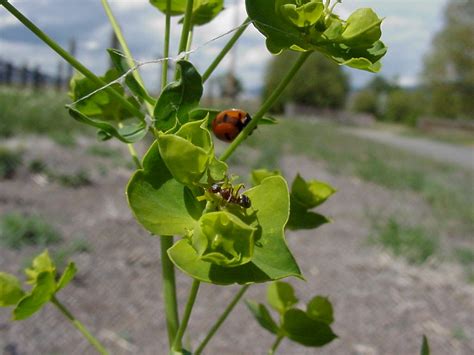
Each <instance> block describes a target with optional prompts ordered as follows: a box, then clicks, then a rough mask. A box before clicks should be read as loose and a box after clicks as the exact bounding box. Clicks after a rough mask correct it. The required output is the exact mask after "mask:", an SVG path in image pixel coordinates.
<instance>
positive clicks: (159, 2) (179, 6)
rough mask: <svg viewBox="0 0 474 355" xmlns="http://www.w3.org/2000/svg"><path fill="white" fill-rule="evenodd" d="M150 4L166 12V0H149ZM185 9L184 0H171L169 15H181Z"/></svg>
mask: <svg viewBox="0 0 474 355" xmlns="http://www.w3.org/2000/svg"><path fill="white" fill-rule="evenodd" d="M150 4H152V5H153V6H155V7H156V8H157V9H158V10H160V11H161V12H163V13H164V14H166V4H167V0H150ZM185 11H186V0H171V11H170V13H169V14H170V15H171V16H177V15H182V14H184V12H185Z"/></svg>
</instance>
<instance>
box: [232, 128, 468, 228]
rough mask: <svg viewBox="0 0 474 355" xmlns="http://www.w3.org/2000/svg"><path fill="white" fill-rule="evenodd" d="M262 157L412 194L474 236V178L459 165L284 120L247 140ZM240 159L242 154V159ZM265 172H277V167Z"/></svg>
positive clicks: (339, 132) (439, 217)
mask: <svg viewBox="0 0 474 355" xmlns="http://www.w3.org/2000/svg"><path fill="white" fill-rule="evenodd" d="M247 144H248V145H249V146H251V147H253V148H255V149H256V150H258V151H262V153H261V156H266V155H273V156H281V155H282V154H284V153H291V154H302V155H306V156H308V157H310V158H313V159H315V160H319V161H324V162H325V163H326V165H327V167H328V169H329V170H330V171H331V172H333V173H336V174H343V175H348V176H357V177H359V178H361V179H363V180H365V181H369V182H373V183H376V184H378V185H381V186H384V187H387V188H390V189H392V190H401V191H412V192H415V193H417V194H420V195H421V196H422V197H424V199H425V200H426V201H427V202H428V203H429V204H430V206H431V207H432V209H433V212H434V214H435V216H436V217H437V218H438V220H440V221H443V223H445V224H446V223H447V222H450V221H455V222H456V223H457V224H459V225H461V228H463V229H466V230H472V225H473V224H474V213H472V206H473V204H474V200H473V199H474V197H473V196H474V194H473V186H472V181H473V180H474V175H473V173H472V172H470V171H468V170H464V169H462V168H459V167H457V166H454V165H450V164H443V163H439V162H435V161H433V160H431V159H428V158H423V157H420V156H417V155H412V154H410V153H409V152H405V151H401V150H399V149H397V148H393V147H390V146H387V145H384V144H381V143H377V142H372V141H369V140H365V139H363V138H360V137H356V136H353V135H351V134H349V133H345V132H341V131H340V130H338V128H337V127H336V126H334V125H331V124H322V123H316V122H302V121H297V120H290V119H286V120H285V119H282V120H280V122H279V124H278V125H276V126H260V127H259V128H258V129H257V130H256V131H255V132H254V134H253V135H252V136H251V137H250V138H249V139H248V143H247ZM237 154H238V153H237ZM267 165H268V166H266V164H265V162H262V165H261V166H260V167H262V168H263V167H267V168H270V169H271V168H273V165H274V164H273V161H269V163H268V164H267Z"/></svg>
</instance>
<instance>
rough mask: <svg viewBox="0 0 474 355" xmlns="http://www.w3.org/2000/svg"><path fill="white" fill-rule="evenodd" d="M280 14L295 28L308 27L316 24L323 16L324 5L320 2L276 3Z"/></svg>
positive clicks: (287, 1) (286, 0) (284, 0)
mask: <svg viewBox="0 0 474 355" xmlns="http://www.w3.org/2000/svg"><path fill="white" fill-rule="evenodd" d="M277 7H279V10H280V14H281V15H282V16H284V17H286V18H287V19H288V21H290V22H291V23H292V24H294V25H295V26H297V27H309V26H311V25H314V24H316V22H318V20H319V18H320V17H321V15H322V14H323V10H324V5H323V3H322V1H321V0H306V1H303V2H300V3H295V1H292V0H279V1H277Z"/></svg>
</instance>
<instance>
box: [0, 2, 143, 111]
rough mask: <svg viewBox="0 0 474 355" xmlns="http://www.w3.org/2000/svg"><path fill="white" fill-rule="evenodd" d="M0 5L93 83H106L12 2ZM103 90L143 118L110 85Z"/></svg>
mask: <svg viewBox="0 0 474 355" xmlns="http://www.w3.org/2000/svg"><path fill="white" fill-rule="evenodd" d="M0 5H3V6H4V7H5V9H6V10H7V11H8V12H10V13H11V14H12V15H13V16H15V17H16V18H17V19H18V20H19V21H20V22H21V23H22V24H23V25H25V26H26V27H27V28H28V29H29V30H30V31H31V32H33V33H34V34H35V35H36V36H37V37H38V38H39V39H41V40H42V41H43V42H44V43H46V44H47V45H48V46H49V47H50V48H51V49H52V50H54V51H55V52H56V53H58V54H59V55H60V56H61V57H62V58H63V59H64V60H65V61H67V62H68V63H69V64H71V65H72V66H73V67H74V68H75V69H76V70H77V71H79V72H80V73H81V74H83V75H84V76H85V77H86V78H88V79H90V80H91V81H93V82H94V83H96V84H97V85H100V86H105V85H107V83H106V82H105V81H103V80H102V79H100V78H99V77H97V76H96V75H95V74H94V73H92V72H91V71H90V70H89V69H87V68H86V67H85V66H84V65H83V64H82V63H81V62H79V61H78V60H77V59H76V58H74V57H73V56H72V55H70V54H69V53H68V52H67V51H66V50H65V49H64V48H62V47H61V46H60V45H59V44H57V43H56V42H55V41H54V40H53V39H51V38H50V37H49V36H48V35H46V34H45V33H44V32H43V31H41V30H40V29H39V28H38V27H37V26H36V25H35V24H33V22H31V21H30V20H29V19H28V18H26V17H25V16H24V15H23V14H22V13H21V12H20V11H18V10H17V9H16V8H15V7H14V6H13V5H12V4H10V3H9V2H8V1H7V0H0ZM105 90H106V91H107V92H108V93H109V94H110V95H112V96H113V97H114V98H116V99H117V100H118V101H120V103H121V104H122V106H123V107H124V108H125V109H127V111H129V112H130V113H132V114H133V115H135V116H136V117H138V118H139V119H141V120H144V119H145V115H144V114H143V113H142V112H141V111H140V110H139V109H138V108H136V107H135V106H133V105H132V104H131V103H130V102H128V101H127V100H126V99H125V98H124V97H123V96H122V95H120V93H118V92H117V91H115V89H113V88H112V87H107V88H105Z"/></svg>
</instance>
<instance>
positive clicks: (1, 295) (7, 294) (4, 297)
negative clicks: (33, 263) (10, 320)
mask: <svg viewBox="0 0 474 355" xmlns="http://www.w3.org/2000/svg"><path fill="white" fill-rule="evenodd" d="M24 294H25V293H24V292H23V290H22V288H21V283H20V281H19V280H18V279H17V278H16V277H15V276H13V275H11V274H7V273H5V272H0V307H6V306H12V305H15V304H17V303H18V301H19V300H20V299H21V298H22V297H23V295H24Z"/></svg>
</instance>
